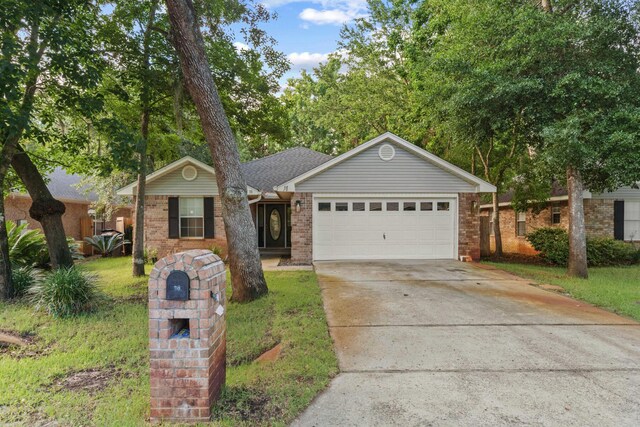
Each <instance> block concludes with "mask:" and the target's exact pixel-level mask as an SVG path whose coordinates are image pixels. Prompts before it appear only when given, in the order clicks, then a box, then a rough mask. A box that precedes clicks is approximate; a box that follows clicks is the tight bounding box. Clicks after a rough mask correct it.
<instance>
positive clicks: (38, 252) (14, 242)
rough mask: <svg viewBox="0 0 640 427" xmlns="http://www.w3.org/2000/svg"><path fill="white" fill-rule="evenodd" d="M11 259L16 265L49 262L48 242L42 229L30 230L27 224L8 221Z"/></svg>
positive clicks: (29, 265)
mask: <svg viewBox="0 0 640 427" xmlns="http://www.w3.org/2000/svg"><path fill="white" fill-rule="evenodd" d="M7 237H8V240H9V259H10V260H11V262H12V263H13V264H14V265H16V266H28V267H31V266H34V265H42V264H43V263H46V262H47V258H48V252H47V242H46V240H45V237H44V234H42V232H41V231H40V230H37V229H35V230H29V229H27V224H21V225H16V223H15V222H13V221H7Z"/></svg>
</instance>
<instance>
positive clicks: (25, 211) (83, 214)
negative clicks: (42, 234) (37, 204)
mask: <svg viewBox="0 0 640 427" xmlns="http://www.w3.org/2000/svg"><path fill="white" fill-rule="evenodd" d="M61 201H62V202H63V203H64V206H65V213H64V214H63V215H62V226H63V227H64V231H65V234H66V235H67V236H69V237H73V238H74V239H75V240H78V241H79V240H82V238H83V237H86V236H83V231H82V226H81V224H82V222H83V221H88V222H91V221H92V217H91V216H90V215H89V213H88V212H89V208H90V206H91V202H90V201H72V200H61ZM30 207H31V197H29V196H26V195H24V194H9V196H7V197H6V198H5V200H4V208H5V217H6V218H7V220H9V221H13V222H16V223H18V222H20V223H22V222H26V223H27V224H28V226H27V227H28V228H30V229H39V230H42V226H41V225H40V222H38V221H36V220H35V219H33V218H31V217H30V216H29V208H30ZM118 217H125V218H130V217H131V209H130V208H129V207H122V208H119V209H118V210H117V211H116V212H115V213H114V214H113V215H112V216H111V218H110V219H109V220H105V221H101V222H100V223H99V225H98V227H99V229H105V230H106V229H115V228H116V219H117V218H118Z"/></svg>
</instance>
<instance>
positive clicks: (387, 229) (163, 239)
mask: <svg viewBox="0 0 640 427" xmlns="http://www.w3.org/2000/svg"><path fill="white" fill-rule="evenodd" d="M242 172H243V175H244V177H245V179H246V182H247V195H248V198H249V206H250V210H251V215H252V219H253V221H254V224H255V227H256V235H257V240H258V247H259V248H260V251H261V253H262V254H271V255H290V256H291V261H292V262H293V263H296V264H310V263H312V262H314V261H321V260H341V259H456V258H459V257H465V258H467V259H469V258H471V259H478V258H479V256H480V238H479V209H478V207H479V193H483V192H491V191H495V187H494V186H492V185H491V184H489V183H487V182H485V181H483V180H481V179H479V178H477V177H475V176H473V175H471V174H469V173H468V172H465V171H463V170H462V169H460V168H457V167H456V166H454V165H452V164H450V163H448V162H446V161H444V160H442V159H440V158H438V157H437V156H435V155H433V154H431V153H429V152H427V151H425V150H422V149H420V148H418V147H416V146H415V145H413V144H411V143H409V142H407V141H405V140H403V139H402V138H399V137H397V136H395V135H393V134H390V133H386V134H383V135H381V136H380V137H378V138H374V139H373V140H371V141H369V142H366V143H364V144H362V145H361V146H359V147H357V148H355V149H353V150H351V151H349V152H347V153H344V154H343V155H341V156H339V157H335V158H333V157H331V156H328V155H325V154H322V153H318V152H315V151H313V150H309V149H307V148H302V147H296V148H292V149H289V150H285V151H283V152H281V153H277V154H274V155H271V156H267V157H265V158H262V159H257V160H254V161H251V162H248V163H244V164H243V165H242ZM135 187H136V183H135V182H134V183H132V184H130V185H128V186H126V187H124V188H122V189H120V190H119V191H118V194H120V195H123V196H134V195H135ZM298 187H299V188H298ZM146 188H147V190H146V191H147V193H146V194H147V196H146V197H145V245H146V246H147V248H154V249H157V251H158V255H159V256H166V255H168V254H171V253H174V252H182V251H185V250H190V249H210V248H212V247H213V246H217V247H220V248H225V247H226V239H225V233H224V223H223V219H222V215H221V213H222V209H221V206H220V198H219V196H218V194H219V193H218V187H217V180H216V173H215V170H214V169H213V168H212V167H211V166H209V165H207V164H204V163H202V162H200V161H198V160H196V159H193V158H190V157H184V158H182V159H180V160H178V161H176V162H174V163H172V164H169V165H167V166H165V167H164V168H161V169H159V170H158V171H155V172H153V173H152V174H149V175H148V176H147V187H146ZM211 198H213V200H214V207H213V214H212V215H210V217H212V220H213V225H211V223H210V222H207V221H211V218H209V219H207V218H206V217H207V215H208V214H211V213H210V212H207V209H205V212H204V214H203V213H201V211H202V204H201V201H202V200H205V202H206V200H207V199H211ZM172 199H175V200H174V202H171V200H172ZM172 203H173V206H174V207H173V208H171V206H172ZM183 203H184V206H187V205H191V204H194V203H195V204H196V205H197V206H199V207H198V208H197V209H196V210H195V211H197V212H196V213H192V214H185V213H183V212H182V208H181V207H182V206H183ZM176 206H180V208H176ZM205 206H206V203H205ZM172 209H174V214H172V213H171V211H172ZM178 210H179V211H180V213H179V214H178V213H175V212H177V211H178ZM195 211H193V212H195ZM316 215H317V216H316ZM172 218H173V219H172ZM172 221H179V224H180V225H179V226H177V225H175V224H176V223H172ZM190 221H194V222H195V223H197V224H199V225H198V227H197V233H196V234H191V233H190V232H187V234H185V235H186V236H188V237H187V238H183V237H181V236H182V235H183V234H182V232H183V224H188V223H189V222H190ZM203 221H204V224H205V225H204V228H205V229H206V227H207V224H209V227H210V228H211V227H213V228H214V229H215V233H214V234H213V236H211V235H207V234H206V233H202V228H203V226H202V225H200V224H202V223H203ZM171 224H174V225H173V226H172V225H171ZM172 229H173V230H174V232H173V233H172V231H171V230H172ZM177 229H179V230H178V231H179V232H178V231H175V230H177ZM170 235H171V236H172V237H170Z"/></svg>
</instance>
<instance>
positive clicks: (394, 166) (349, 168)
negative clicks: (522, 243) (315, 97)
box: [296, 142, 476, 193]
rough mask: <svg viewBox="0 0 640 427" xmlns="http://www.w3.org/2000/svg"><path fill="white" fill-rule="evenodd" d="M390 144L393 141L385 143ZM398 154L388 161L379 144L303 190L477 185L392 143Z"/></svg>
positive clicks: (443, 189)
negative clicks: (379, 150)
mask: <svg viewBox="0 0 640 427" xmlns="http://www.w3.org/2000/svg"><path fill="white" fill-rule="evenodd" d="M384 143H390V142H383V144H384ZM392 145H393V146H394V148H395V150H396V154H395V157H394V158H393V159H391V160H389V161H384V160H382V159H381V158H380V157H379V156H378V149H379V148H380V145H375V146H373V147H371V148H369V149H367V150H365V151H363V152H362V153H359V154H357V155H355V156H354V157H352V158H350V159H347V160H345V161H343V162H342V163H339V164H337V165H335V166H333V167H331V168H329V169H327V170H326V171H324V172H321V173H320V174H318V175H315V176H313V177H311V178H309V179H307V180H306V181H303V182H300V183H297V184H296V191H300V192H332V193H381V192H389V193H397V192H402V193H466V192H475V191H476V186H475V185H474V184H471V183H469V182H467V181H465V180H463V179H462V178H459V177H457V176H455V175H452V174H451V173H449V172H446V171H444V170H442V169H440V168H439V167H438V166H436V165H434V164H432V163H430V162H429V161H427V160H424V159H422V158H420V157H418V156H416V155H414V154H412V153H410V152H408V151H406V150H405V149H404V148H402V147H400V146H398V145H396V144H392Z"/></svg>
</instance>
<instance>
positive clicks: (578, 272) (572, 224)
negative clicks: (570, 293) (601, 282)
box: [567, 166, 589, 279]
mask: <svg viewBox="0 0 640 427" xmlns="http://www.w3.org/2000/svg"><path fill="white" fill-rule="evenodd" d="M583 190H584V187H583V184H582V176H581V175H580V172H579V171H578V170H577V169H575V168H573V167H571V166H570V167H568V168H567V191H568V193H569V268H568V273H569V275H570V276H574V277H581V278H583V279H586V278H587V277H589V274H588V271H587V236H586V229H585V225H584V201H583V198H582V195H583Z"/></svg>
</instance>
